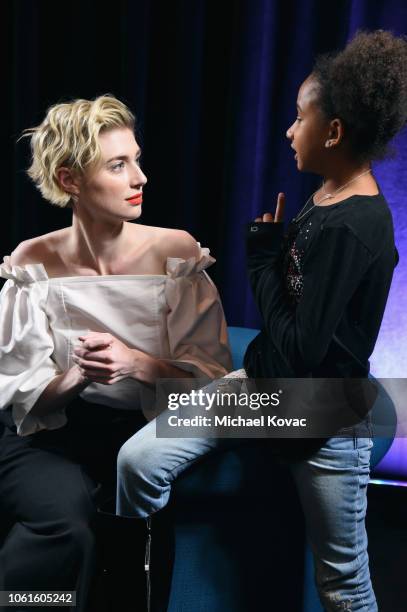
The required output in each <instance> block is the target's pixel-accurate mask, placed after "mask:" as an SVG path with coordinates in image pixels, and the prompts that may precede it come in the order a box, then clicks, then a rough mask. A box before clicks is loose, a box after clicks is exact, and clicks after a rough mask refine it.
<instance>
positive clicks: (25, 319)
mask: <svg viewBox="0 0 407 612" xmlns="http://www.w3.org/2000/svg"><path fill="white" fill-rule="evenodd" d="M0 277H1V278H5V279H7V282H6V283H5V285H4V287H3V289H2V291H1V293H0V409H5V408H7V407H8V406H10V405H12V415H13V420H14V422H15V424H16V426H17V432H18V434H19V435H21V436H25V435H28V434H31V433H34V432H36V431H39V430H40V429H55V428H57V427H61V426H62V425H64V424H65V423H66V417H65V415H64V414H63V413H61V412H58V413H53V414H49V415H46V416H44V417H41V418H38V417H33V416H32V415H31V414H30V410H31V408H32V407H33V405H34V404H35V402H36V401H37V399H38V398H39V396H40V395H41V393H42V392H43V390H44V389H45V387H46V386H47V385H48V383H49V382H50V381H51V380H52V379H53V378H54V377H55V376H56V375H57V374H59V373H60V372H59V371H58V368H57V366H56V364H55V363H54V362H53V360H52V358H51V355H52V353H53V350H54V345H53V341H52V336H51V334H50V330H49V327H48V319H47V315H46V312H45V304H46V300H47V295H48V277H47V274H46V271H45V268H44V267H43V266H42V265H41V264H35V265H27V266H24V267H19V266H11V265H10V258H9V257H5V258H4V263H3V264H2V265H0Z"/></svg>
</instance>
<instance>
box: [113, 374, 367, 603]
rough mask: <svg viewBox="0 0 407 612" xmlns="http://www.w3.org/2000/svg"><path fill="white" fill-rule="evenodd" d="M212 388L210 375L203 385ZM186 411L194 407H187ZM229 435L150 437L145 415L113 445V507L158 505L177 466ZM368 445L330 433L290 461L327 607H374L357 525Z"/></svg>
mask: <svg viewBox="0 0 407 612" xmlns="http://www.w3.org/2000/svg"><path fill="white" fill-rule="evenodd" d="M214 389H216V385H215V383H211V385H209V387H207V388H206V390H212V391H213V390H214ZM193 414H196V407H194V408H192V407H191V416H193ZM183 415H184V416H186V415H185V413H183ZM160 417H161V418H163V417H165V415H160V416H159V417H157V418H160ZM231 443H232V444H233V443H235V444H236V445H238V444H239V440H238V439H235V440H234V441H231V440H230V439H228V440H222V439H219V438H204V437H202V438H157V437H156V424H155V421H151V422H150V423H148V424H147V425H146V426H145V427H143V429H141V430H140V431H138V432H137V433H136V434H135V435H134V436H133V437H132V438H130V439H129V440H128V441H127V442H126V443H125V444H124V445H123V446H122V448H121V450H120V452H119V456H118V494H117V512H118V514H120V515H122V516H134V517H147V516H149V515H151V514H153V513H154V512H156V511H157V510H160V509H161V508H163V507H164V506H165V505H166V503H167V502H168V499H169V496H170V492H171V485H172V482H173V481H174V479H175V478H177V476H178V475H179V474H181V473H182V472H183V471H184V470H185V469H186V468H187V467H188V466H190V465H191V464H192V463H194V462H195V461H196V460H197V459H199V458H200V457H202V456H203V455H205V454H207V453H210V452H211V451H213V450H215V449H216V450H217V449H219V448H221V447H222V445H225V446H226V445H228V447H230V444H231ZM371 447H372V440H371V438H370V437H348V438H330V439H329V440H328V441H327V442H326V443H325V444H324V446H322V447H321V448H320V449H319V450H318V451H317V452H316V453H315V454H314V455H312V456H311V457H310V458H309V459H306V460H302V461H297V462H296V463H293V464H292V465H291V471H292V475H293V478H294V480H295V483H296V486H297V490H298V493H299V496H300V500H301V504H302V508H303V511H304V514H305V520H306V528H307V535H308V540H309V542H310V545H311V549H312V552H313V555H314V563H315V580H316V584H317V588H318V592H319V596H320V599H321V602H322V604H323V606H324V609H325V610H326V611H327V612H331V611H332V612H334V611H335V612H336V611H352V612H362V611H363V612H376V611H377V604H376V600H375V596H374V592H373V589H372V584H371V580H370V574H369V559H368V554H367V536H366V530H365V516H366V505H367V502H366V490H367V485H368V482H369V462H370V449H371Z"/></svg>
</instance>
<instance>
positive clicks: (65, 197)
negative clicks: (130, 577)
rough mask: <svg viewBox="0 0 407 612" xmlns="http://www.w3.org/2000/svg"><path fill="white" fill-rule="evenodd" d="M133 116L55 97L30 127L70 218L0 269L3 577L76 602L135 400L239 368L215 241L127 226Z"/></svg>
mask: <svg viewBox="0 0 407 612" xmlns="http://www.w3.org/2000/svg"><path fill="white" fill-rule="evenodd" d="M134 124H135V120H134V116H133V115H132V113H131V112H130V110H129V109H128V108H127V107H126V106H125V105H124V104H123V103H122V102H120V101H119V100H117V99H116V98H115V97H113V96H111V95H106V96H100V97H98V98H96V99H95V100H74V101H73V102H68V103H62V104H56V105H55V106H53V107H51V108H50V109H49V110H48V112H47V114H46V117H45V119H44V121H43V122H42V123H41V124H40V125H39V126H37V127H35V128H32V129H30V130H27V131H26V132H25V135H27V136H30V138H31V148H32V163H31V166H30V168H29V171H28V173H29V175H30V177H31V178H32V180H33V181H34V183H35V184H36V186H37V187H38V189H39V190H40V191H41V193H42V195H43V196H44V198H45V199H47V200H48V201H49V202H51V203H52V204H54V205H56V206H60V207H64V206H70V207H71V208H72V225H71V226H70V227H66V228H63V229H60V230H57V231H55V232H51V233H49V234H46V235H43V236H38V237H35V238H32V239H30V240H27V241H24V242H22V243H21V244H20V245H18V247H17V248H16V249H15V251H14V252H13V253H12V254H11V256H10V257H5V259H4V263H3V264H2V265H1V266H0V276H1V277H2V278H5V279H7V282H6V284H5V285H4V287H3V290H2V292H1V301H0V355H1V371H0V396H1V402H0V408H1V409H2V410H1V411H0V415H1V418H2V421H3V424H4V425H5V428H4V433H3V436H2V444H1V461H0V511H1V514H2V516H5V517H7V521H8V523H9V524H10V526H11V529H10V530H9V532H8V534H7V537H6V539H5V541H4V543H3V545H2V548H1V550H0V561H4V562H3V563H1V567H2V568H3V569H2V570H1V571H2V576H1V583H2V585H3V587H2V588H3V589H5V590H16V589H18V590H31V591H41V590H47V591H50V590H51V591H52V590H60V591H61V590H63V591H74V590H75V591H77V607H76V609H77V610H78V611H84V610H85V609H86V605H87V604H86V601H87V595H88V589H89V584H90V581H91V578H92V575H93V571H94V564H95V537H94V532H93V528H92V524H93V521H94V518H95V513H96V494H98V495H99V497H100V485H101V484H102V485H105V486H110V488H111V492H112V493H114V480H115V470H116V455H117V452H118V449H119V448H120V446H121V445H122V444H123V442H125V440H126V439H127V438H128V437H129V436H130V435H132V434H133V433H134V431H135V430H136V428H137V427H138V426H139V425H140V412H139V411H140V408H141V407H143V411H144V412H145V413H146V414H148V413H149V408H151V407H152V405H153V399H154V396H153V392H152V387H153V386H154V384H155V381H156V380H157V379H158V378H174V377H175V378H183V377H193V376H199V377H201V376H208V377H210V378H216V377H219V376H222V375H223V374H225V373H226V371H227V370H229V369H230V353H229V348H228V342H227V332H226V323H225V319H224V315H223V311H222V306H221V303H220V300H219V295H218V293H217V290H216V288H215V287H214V285H213V283H212V282H211V281H210V279H209V277H208V276H207V274H206V272H205V271H204V270H205V269H206V268H207V267H208V266H210V265H211V264H212V263H213V261H214V260H213V259H212V258H211V257H210V255H209V251H208V249H201V247H200V246H199V244H198V243H197V242H196V241H195V240H194V239H193V238H192V236H190V235H189V234H188V233H186V232H184V231H180V230H171V229H164V228H159V227H148V226H143V225H139V224H134V223H132V221H135V220H136V219H138V218H139V217H140V214H141V206H142V201H143V189H144V186H145V184H146V181H147V179H146V176H145V174H144V172H143V171H142V169H141V167H140V155H141V151H140V147H139V145H138V143H137V141H136V140H135V137H134ZM137 412H138V415H139V416H137ZM152 416H153V415H151V417H149V418H152ZM144 422H145V420H144ZM102 490H103V489H102Z"/></svg>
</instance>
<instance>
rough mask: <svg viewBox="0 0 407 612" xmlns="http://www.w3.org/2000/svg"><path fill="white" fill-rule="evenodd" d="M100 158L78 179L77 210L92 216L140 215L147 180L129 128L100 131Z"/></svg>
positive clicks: (124, 216)
mask: <svg viewBox="0 0 407 612" xmlns="http://www.w3.org/2000/svg"><path fill="white" fill-rule="evenodd" d="M99 144H100V149H101V160H100V163H99V165H98V166H97V168H96V169H92V170H91V171H89V172H88V173H87V172H85V174H84V175H83V177H82V178H81V180H80V186H79V195H78V200H77V207H78V210H81V209H86V212H87V214H88V215H89V216H91V217H95V220H101V221H102V220H104V221H108V220H122V221H126V220H132V219H137V218H138V217H139V216H140V215H141V205H142V200H143V186H144V185H145V184H146V182H147V178H146V176H145V174H144V173H143V172H142V170H141V168H140V165H139V159H140V154H141V150H140V147H139V146H138V144H137V142H136V140H135V138H134V134H133V132H132V130H130V129H129V128H115V129H112V130H107V131H105V132H102V133H101V134H100V135H99Z"/></svg>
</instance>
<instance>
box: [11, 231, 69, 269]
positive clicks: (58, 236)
mask: <svg viewBox="0 0 407 612" xmlns="http://www.w3.org/2000/svg"><path fill="white" fill-rule="evenodd" d="M67 232H68V228H65V229H62V230H57V231H55V232H50V233H49V234H43V235H42V236H36V237H35V238H29V239H28V240H23V241H22V242H20V244H19V245H18V246H17V247H16V248H15V249H14V251H13V252H12V253H11V256H10V260H11V264H12V265H13V266H24V265H28V264H36V263H42V264H44V265H46V264H47V263H48V262H49V261H50V260H51V259H52V258H53V257H55V255H56V254H57V253H58V251H59V249H60V247H61V245H62V244H63V243H64V241H65V240H66V238H67Z"/></svg>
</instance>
